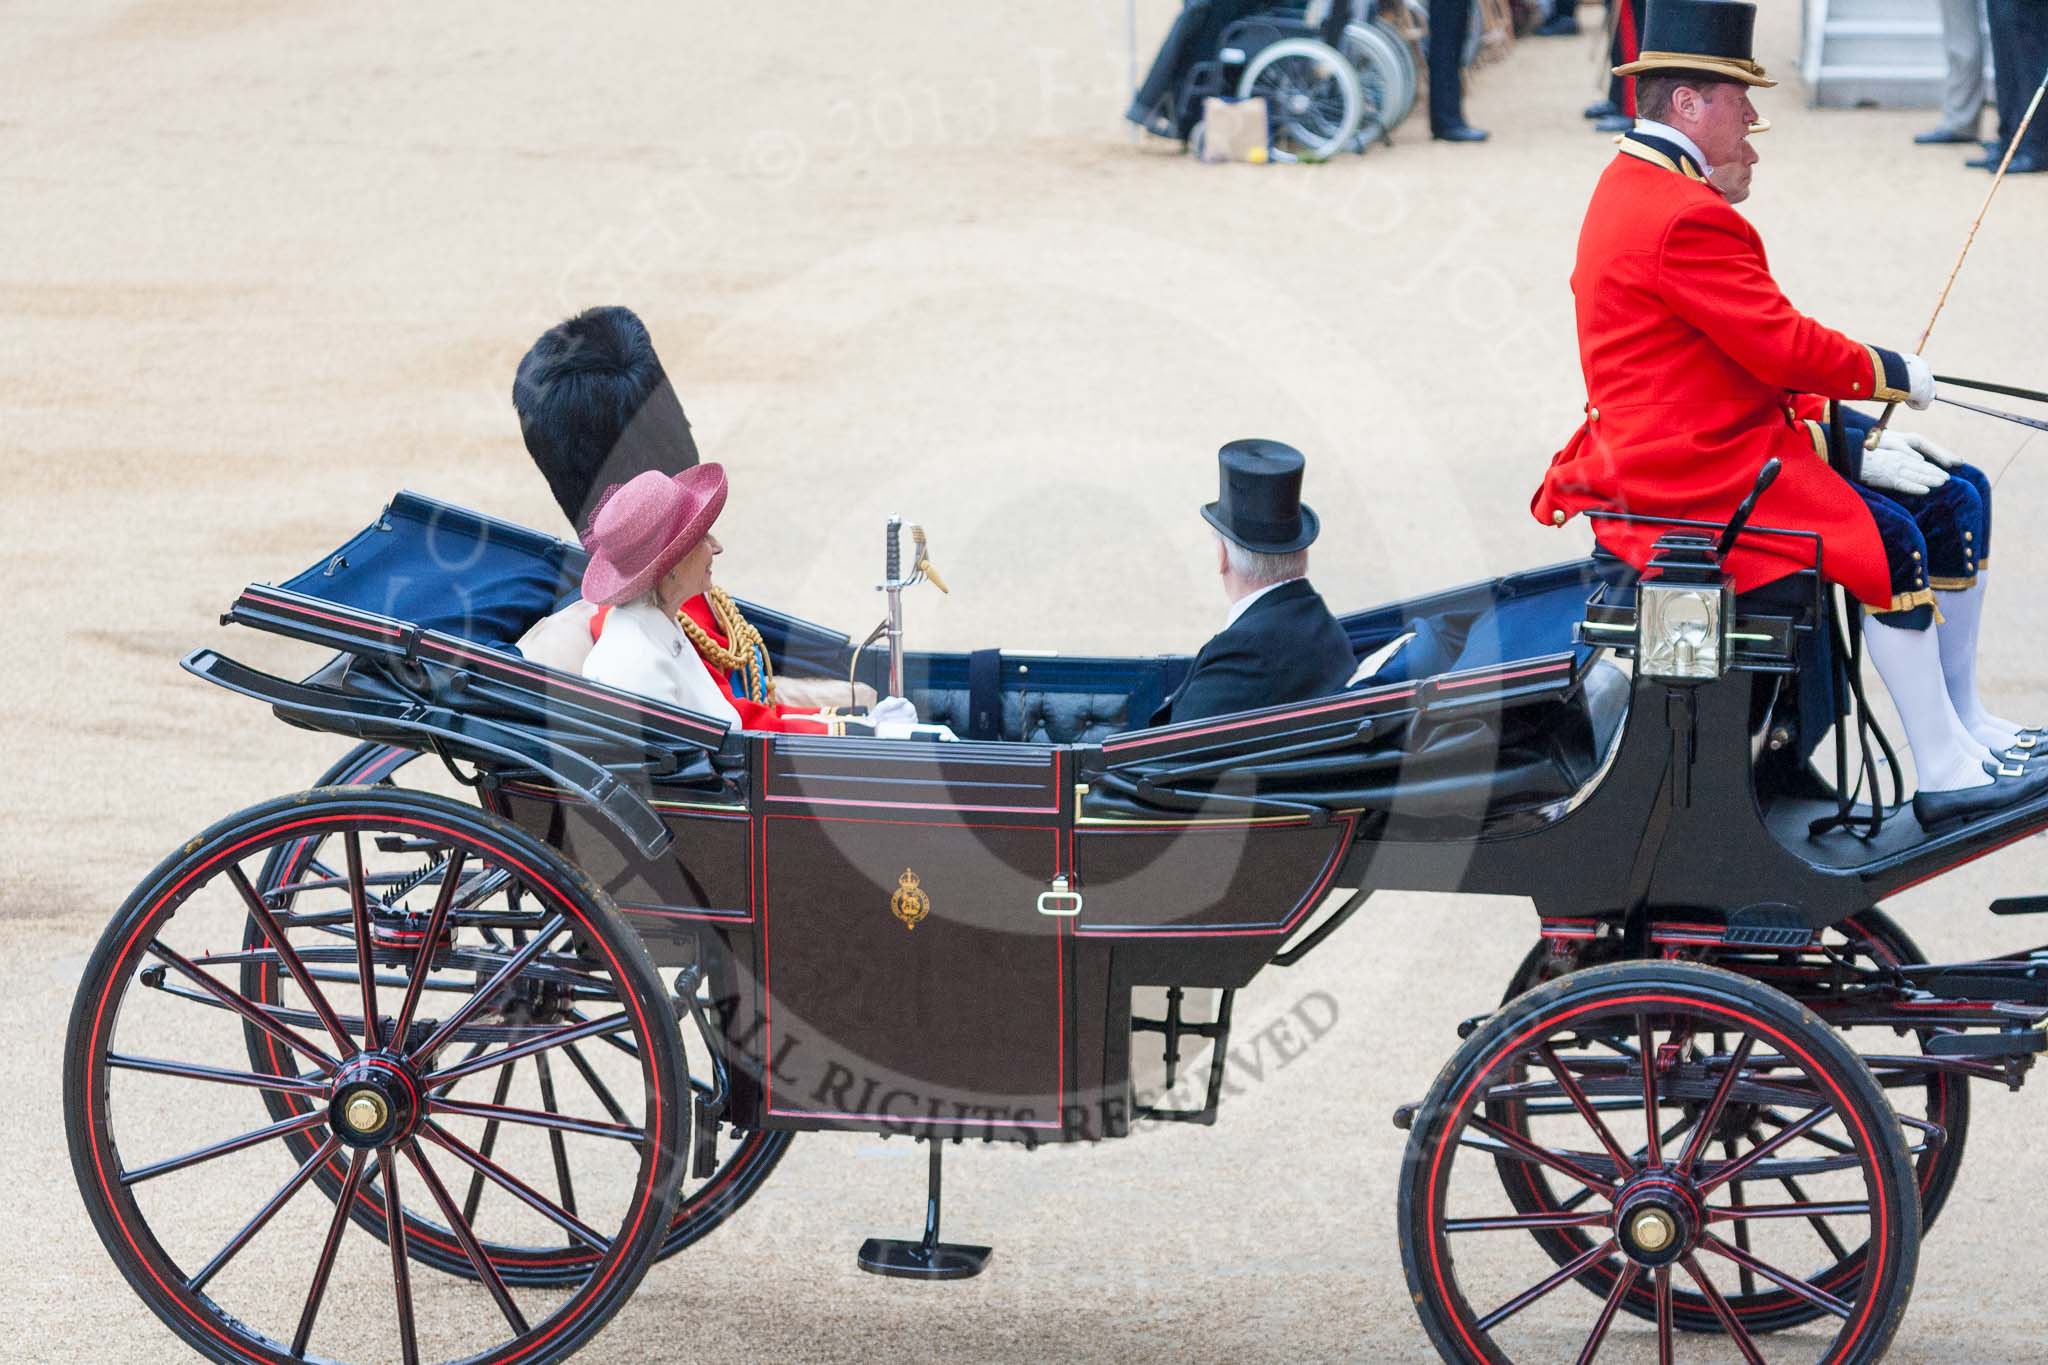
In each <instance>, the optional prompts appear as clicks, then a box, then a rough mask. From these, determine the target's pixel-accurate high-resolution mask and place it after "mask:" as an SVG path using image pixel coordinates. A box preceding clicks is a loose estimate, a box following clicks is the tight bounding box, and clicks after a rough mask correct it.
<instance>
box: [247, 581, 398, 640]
mask: <svg viewBox="0 0 2048 1365" xmlns="http://www.w3.org/2000/svg"><path fill="white" fill-rule="evenodd" d="M242 596H243V597H244V598H253V599H255V600H256V601H257V602H260V603H262V604H263V605H264V606H267V607H275V608H277V609H278V610H279V611H284V612H291V613H294V614H296V615H299V616H317V617H319V618H320V619H321V620H322V621H332V622H334V623H335V624H337V625H343V626H357V627H360V628H361V629H363V630H374V631H376V632H377V633H378V634H379V635H389V636H393V637H394V638H397V637H403V636H404V634H405V632H404V631H402V630H398V629H396V628H394V627H391V626H380V625H378V624H377V623H376V622H375V621H371V620H366V619H364V618H363V617H360V616H336V615H334V614H333V613H332V612H325V611H316V610H314V609H313V608H312V607H308V606H302V605H300V604H299V603H297V602H287V601H285V600H284V599H283V598H281V597H265V596H264V595H263V594H262V593H260V592H257V591H255V590H254V589H244V590H243V592H242Z"/></svg>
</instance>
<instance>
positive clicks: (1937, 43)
mask: <svg viewBox="0 0 2048 1365" xmlns="http://www.w3.org/2000/svg"><path fill="white" fill-rule="evenodd" d="M1801 29H1802V32H1801V48H1802V53H1801V57H1800V63H1799V69H1800V74H1801V75H1802V76H1804V77H1805V78H1806V89H1807V97H1808V99H1809V100H1810V101H1811V102H1812V103H1814V104H1816V105H1824V106H1827V107H1830V108H1846V107H1852V106H1855V105H1881V106H1886V107H1890V108H1936V107H1939V106H1940V104H1941V91H1942V86H1943V85H1944V84H1946V82H1947V80H1948V58H1947V57H1946V55H1945V54H1944V52H1943V48H1942V42H1941V5H1940V3H1939V0H1806V8H1805V11H1804V15H1803V20H1802V25H1801Z"/></svg>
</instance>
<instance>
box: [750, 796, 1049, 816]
mask: <svg viewBox="0 0 2048 1365" xmlns="http://www.w3.org/2000/svg"><path fill="white" fill-rule="evenodd" d="M762 799H763V800H764V801H773V802H776V803H778V804H781V805H792V806H860V807H870V808H873V809H875V810H958V811H967V812H969V813H973V814H986V815H1057V814H1058V813H1059V809H1060V808H1059V806H1058V804H1057V803H1055V804H1053V805H1050V806H956V805H946V804H944V803H942V802H937V801H861V800H857V799H855V798H853V797H850V796H848V797H839V796H767V797H763V798H762Z"/></svg>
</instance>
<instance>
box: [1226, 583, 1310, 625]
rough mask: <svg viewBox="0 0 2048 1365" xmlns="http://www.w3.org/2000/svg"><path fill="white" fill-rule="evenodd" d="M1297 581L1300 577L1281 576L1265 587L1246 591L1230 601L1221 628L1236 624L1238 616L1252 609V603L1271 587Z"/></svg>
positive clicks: (1269, 590) (1283, 585)
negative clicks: (1227, 613)
mask: <svg viewBox="0 0 2048 1365" xmlns="http://www.w3.org/2000/svg"><path fill="white" fill-rule="evenodd" d="M1299 582H1301V579H1299V578H1283V579H1281V580H1280V581H1279V582H1278V583H1268V584H1267V585H1266V586H1265V587H1263V588H1260V589H1258V590H1257V591H1256V592H1248V593H1246V594H1245V595H1244V596H1242V597H1240V598H1238V599H1237V600H1236V601H1235V602H1232V603H1231V604H1230V615H1228V616H1226V617H1224V618H1223V628H1224V629H1225V630H1229V629H1230V628H1231V627H1232V626H1234V625H1236V624H1237V620H1238V618H1239V617H1240V616H1243V615H1244V614H1245V613H1246V612H1248V611H1250V610H1251V609H1252V603H1254V602H1256V601H1258V600H1259V599H1260V598H1261V597H1264V596H1265V595H1266V594H1267V593H1269V592H1271V591H1273V589H1275V588H1284V587H1286V586H1287V585H1288V584H1289V583H1299Z"/></svg>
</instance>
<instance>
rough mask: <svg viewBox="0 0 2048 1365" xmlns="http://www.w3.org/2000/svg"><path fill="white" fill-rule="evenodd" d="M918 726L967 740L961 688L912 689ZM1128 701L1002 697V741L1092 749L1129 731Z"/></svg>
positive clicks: (1103, 695) (1091, 696)
mask: <svg viewBox="0 0 2048 1365" xmlns="http://www.w3.org/2000/svg"><path fill="white" fill-rule="evenodd" d="M911 700H912V701H913V702H915V703H916V704H917V714H918V717H919V718H920V719H922V720H927V721H935V722H938V723H940V724H943V725H950V726H952V727H953V729H954V731H955V732H956V733H958V734H960V735H962V736H964V735H966V734H967V730H968V725H967V705H968V703H967V690H966V689H965V688H932V689H929V690H920V689H915V688H913V689H912V696H911ZM1130 709H1131V699H1130V696H1129V694H1127V693H1124V692H1068V691H1058V692H1053V691H1044V690H1037V691H1015V692H1011V691H1005V692H1004V693H1003V731H1002V736H1001V737H1002V738H1003V739H1007V740H1019V741H1023V742H1025V743H1029V744H1096V743H1099V742H1101V740H1102V739H1104V738H1105V737H1106V736H1109V735H1113V734H1116V733H1117V732H1118V731H1121V730H1128V729H1131V728H1132V726H1131V722H1130V719H1129V717H1130Z"/></svg>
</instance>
